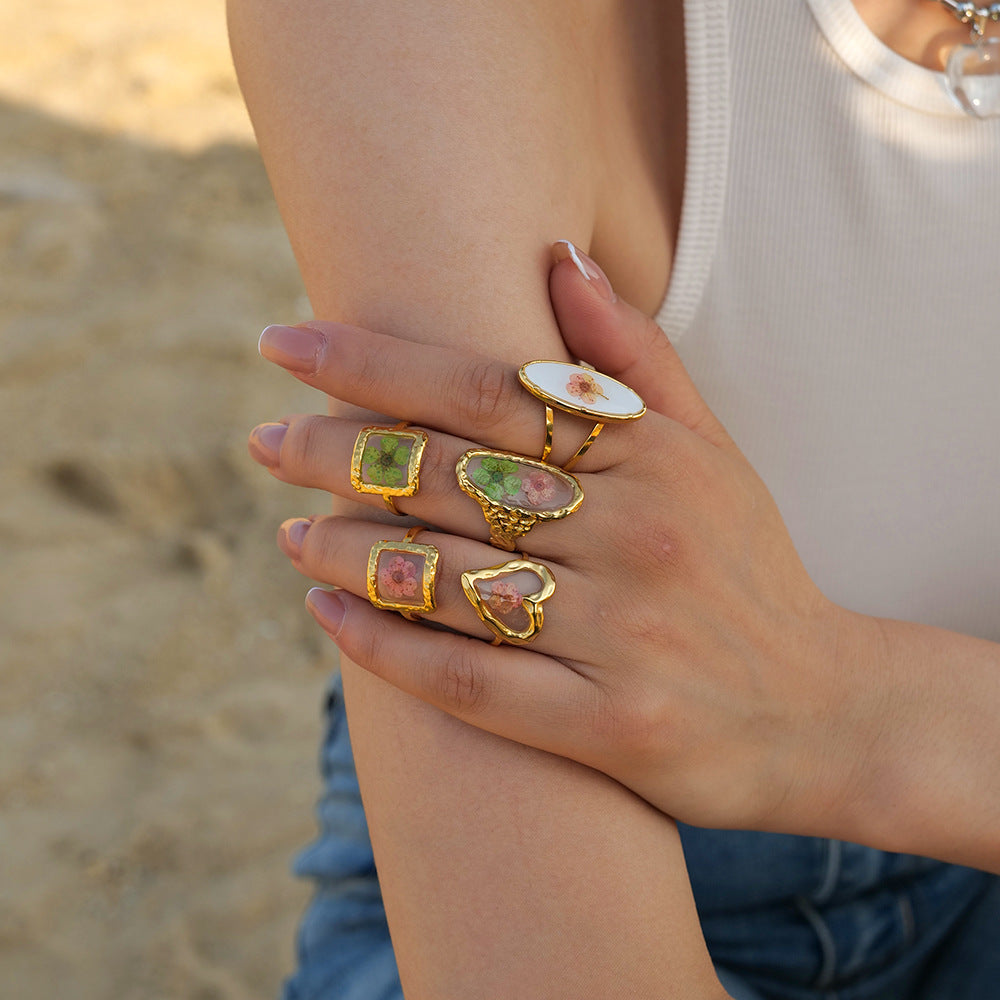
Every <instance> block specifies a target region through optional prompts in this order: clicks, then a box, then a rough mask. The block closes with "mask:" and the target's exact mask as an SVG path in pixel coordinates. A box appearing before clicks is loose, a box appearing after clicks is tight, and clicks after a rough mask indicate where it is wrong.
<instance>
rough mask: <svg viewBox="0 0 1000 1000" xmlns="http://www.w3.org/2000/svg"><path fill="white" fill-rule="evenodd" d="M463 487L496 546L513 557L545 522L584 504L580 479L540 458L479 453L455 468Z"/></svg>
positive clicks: (475, 451)
mask: <svg viewBox="0 0 1000 1000" xmlns="http://www.w3.org/2000/svg"><path fill="white" fill-rule="evenodd" d="M455 474H456V476H457V477H458V485H459V488H460V489H461V490H462V492H463V493H467V494H468V495H469V496H470V497H472V498H473V500H475V501H476V503H478V504H479V506H480V507H481V508H482V510H483V516H484V517H485V518H486V523H487V524H488V525H489V527H490V544H491V545H495V546H496V547H497V548H499V549H504V550H505V551H507V552H512V551H513V550H514V547H515V542H516V541H517V539H518V538H520V537H521V535H524V534H526V533H527V532H529V531H530V530H531V529H532V528H533V527H534V526H535V525H536V524H537V523H538V522H539V521H554V520H559V519H560V518H563V517H567V516H568V515H569V514H572V513H573V511H575V510H576V509H577V508H578V507H579V506H580V504H581V503H583V489H582V488H581V487H580V482H579V480H578V479H577V478H576V477H575V476H571V475H570V474H569V473H568V472H564V471H563V470H562V469H557V468H556V467H555V466H554V465H548V464H546V463H545V462H541V461H539V460H538V459H535V458H525V457H524V456H523V455H513V454H511V453H509V452H505V451H489V450H487V449H485V448H474V449H473V450H472V451H467V452H466V453H465V454H464V455H463V456H462V457H461V458H460V459H459V461H458V465H457V466H456V467H455Z"/></svg>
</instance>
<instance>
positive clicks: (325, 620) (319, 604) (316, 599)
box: [306, 587, 347, 639]
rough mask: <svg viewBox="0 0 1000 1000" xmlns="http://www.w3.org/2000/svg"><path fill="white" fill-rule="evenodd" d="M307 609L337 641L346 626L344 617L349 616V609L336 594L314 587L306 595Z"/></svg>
mask: <svg viewBox="0 0 1000 1000" xmlns="http://www.w3.org/2000/svg"><path fill="white" fill-rule="evenodd" d="M306 607H307V608H308V609H309V611H310V612H311V614H312V616H313V618H315V619H316V621H317V622H318V623H319V626H320V628H322V629H323V631H324V632H326V633H328V634H329V635H330V637H331V638H333V639H336V638H337V636H338V635H339V634H340V629H341V626H342V625H343V624H344V615H345V614H347V607H346V605H345V604H344V602H343V601H342V600H341V599H340V598H339V597H338V596H337V594H336V592H334V591H329V590H324V589H323V588H322V587H313V588H312V590H310V591H309V593H308V594H306Z"/></svg>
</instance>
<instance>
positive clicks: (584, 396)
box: [566, 372, 608, 403]
mask: <svg viewBox="0 0 1000 1000" xmlns="http://www.w3.org/2000/svg"><path fill="white" fill-rule="evenodd" d="M566 391H567V392H568V393H569V394H570V395H571V396H578V397H579V398H580V400H581V401H582V402H584V403H594V402H596V401H597V397H598V396H600V397H601V399H607V398H608V397H607V396H605V395H604V392H603V391H602V390H601V386H600V384H599V383H598V381H597V379H595V378H594V376H593V375H590V374H589V373H588V372H573V374H572V375H570V377H569V382H567V383H566Z"/></svg>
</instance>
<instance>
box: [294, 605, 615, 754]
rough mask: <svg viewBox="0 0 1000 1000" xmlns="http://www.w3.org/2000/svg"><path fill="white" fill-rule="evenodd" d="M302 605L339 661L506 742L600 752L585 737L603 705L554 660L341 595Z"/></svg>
mask: <svg viewBox="0 0 1000 1000" xmlns="http://www.w3.org/2000/svg"><path fill="white" fill-rule="evenodd" d="M307 607H308V608H309V610H310V612H311V613H312V614H313V616H314V617H315V618H316V620H317V622H318V623H319V624H320V625H321V626H322V627H323V628H324V630H325V631H326V632H327V634H328V635H329V636H330V637H331V638H332V639H333V640H334V641H335V642H336V643H337V645H338V646H339V647H340V650H341V652H343V653H344V655H345V656H347V657H349V658H350V659H351V660H353V661H354V662H355V663H357V664H359V665H360V666H362V667H364V668H365V669H366V670H369V671H371V672H372V673H373V674H376V675H377V676H379V677H381V678H383V679H384V680H386V681H388V682H389V683H390V684H393V685H395V686H396V687H398V688H400V689H401V690H403V691H406V692H408V693H409V694H412V695H415V696H416V697H418V698H421V699H423V700H424V701H427V702H430V703H431V704H432V705H436V706H437V707H438V708H440V709H443V710H444V711H445V712H448V713H449V714H451V715H454V716H456V717H457V718H459V719H463V720H464V721H466V722H469V723H471V724H472V725H475V726H478V727H479V728H481V729H486V730H488V731H490V732H493V733H496V734H498V735H500V736H504V737H506V738H507V739H511V740H514V741H516V742H518V743H524V744H527V745H528V746H533V747H537V748H539V749H541V750H546V751H548V752H550V753H555V754H559V755H561V756H566V757H572V758H574V759H576V760H579V761H581V762H583V763H585V764H590V765H591V766H593V765H594V764H595V763H597V758H598V757H599V755H600V754H601V751H602V750H603V749H604V748H603V747H602V746H601V745H600V743H599V741H597V740H595V739H594V738H593V737H592V736H590V735H589V734H592V733H594V732H595V731H598V726H597V725H596V724H594V722H592V720H595V721H596V719H597V718H598V717H599V714H600V713H601V710H602V708H603V707H604V705H605V700H604V699H603V698H602V695H601V691H600V688H599V687H598V685H597V684H595V683H594V682H592V681H591V680H589V679H587V678H586V677H584V676H582V675H581V674H580V673H577V672H576V671H574V670H573V669H570V668H569V667H567V666H565V665H564V664H563V663H560V662H559V661H558V660H554V659H550V658H549V657H547V656H543V655H541V654H539V653H536V652H534V651H530V650H528V649H520V648H514V647H511V646H498V647H497V646H490V645H488V644H486V643H483V642H477V641H476V640H475V639H469V638H465V637H463V636H456V635H451V634H448V633H444V632H435V631H432V630H431V629H427V628H422V627H421V626H419V625H414V624H412V623H410V622H407V621H404V620H403V619H402V618H400V617H398V616H396V615H391V614H387V613H386V612H380V611H378V610H376V609H374V608H372V607H371V606H370V605H369V604H367V602H365V601H363V600H361V599H359V598H357V597H355V596H353V595H351V594H347V593H343V592H339V593H336V594H329V593H327V592H326V591H322V590H319V589H318V588H314V589H313V590H311V591H310V592H309V596H308V598H307ZM604 728H605V729H606V728H607V727H606V726H604Z"/></svg>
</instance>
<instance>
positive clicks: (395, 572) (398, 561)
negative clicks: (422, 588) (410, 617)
mask: <svg viewBox="0 0 1000 1000" xmlns="http://www.w3.org/2000/svg"><path fill="white" fill-rule="evenodd" d="M378 582H379V586H380V588H381V589H382V591H383V594H384V595H385V594H387V595H388V596H389V597H412V596H413V595H414V594H415V593H416V592H417V567H416V564H415V563H412V562H410V560H409V559H404V558H403V557H402V556H395V557H394V558H393V560H392V561H391V562H390V563H389V565H388V566H385V567H383V569H382V572H381V573H380V574H379V578H378Z"/></svg>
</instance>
